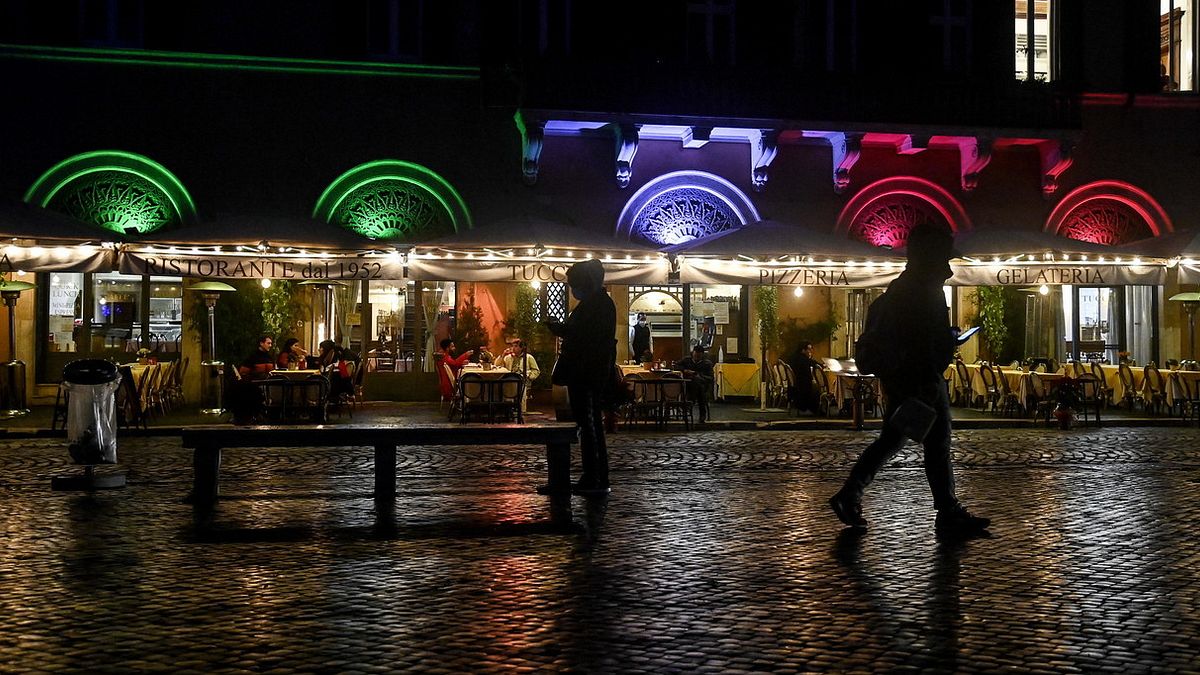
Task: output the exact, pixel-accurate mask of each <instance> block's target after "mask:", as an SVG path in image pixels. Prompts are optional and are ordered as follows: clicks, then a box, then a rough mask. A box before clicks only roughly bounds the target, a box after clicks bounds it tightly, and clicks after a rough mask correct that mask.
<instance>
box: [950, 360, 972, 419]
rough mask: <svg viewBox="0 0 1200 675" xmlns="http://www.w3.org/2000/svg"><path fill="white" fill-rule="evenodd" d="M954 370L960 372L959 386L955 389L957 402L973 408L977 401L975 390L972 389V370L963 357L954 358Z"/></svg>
mask: <svg viewBox="0 0 1200 675" xmlns="http://www.w3.org/2000/svg"><path fill="white" fill-rule="evenodd" d="M954 372H956V373H958V387H957V389H956V390H955V396H954V399H955V402H956V403H958V404H959V405H961V406H963V407H965V408H971V407H973V406H974V403H975V391H974V390H973V389H971V371H969V370H967V364H966V363H964V362H963V360H962V359H955V360H954Z"/></svg>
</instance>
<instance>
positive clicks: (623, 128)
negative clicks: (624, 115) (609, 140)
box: [613, 124, 638, 189]
mask: <svg viewBox="0 0 1200 675" xmlns="http://www.w3.org/2000/svg"><path fill="white" fill-rule="evenodd" d="M613 136H614V137H615V139H616V142H617V186H618V187H620V188H622V189H624V188H627V187H629V181H630V180H631V179H632V178H633V157H634V155H636V154H637V150H638V127H637V126H636V125H633V124H616V125H613Z"/></svg>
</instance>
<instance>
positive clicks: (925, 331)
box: [871, 271, 956, 384]
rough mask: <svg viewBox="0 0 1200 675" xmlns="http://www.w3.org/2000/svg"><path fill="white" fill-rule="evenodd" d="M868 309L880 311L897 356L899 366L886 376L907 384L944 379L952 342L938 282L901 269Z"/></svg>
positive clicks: (944, 297)
mask: <svg viewBox="0 0 1200 675" xmlns="http://www.w3.org/2000/svg"><path fill="white" fill-rule="evenodd" d="M876 305H878V307H877V306H876ZM871 310H872V311H880V310H881V311H882V312H883V315H882V316H880V317H879V319H880V321H879V323H880V325H881V326H882V328H883V330H884V331H885V333H886V335H888V336H889V337H890V338H891V339H893V340H894V346H895V348H896V353H897V354H898V355H899V363H898V366H899V367H898V369H897V371H896V373H895V374H894V375H893V376H892V377H889V378H888V379H891V380H894V381H895V382H896V383H910V384H917V383H921V384H927V383H930V382H939V381H942V380H943V379H944V373H945V371H946V366H948V365H950V361H951V360H952V359H953V358H954V350H955V347H956V343H955V340H954V335H953V334H952V333H951V332H950V317H949V312H948V311H947V309H946V296H945V295H944V294H943V292H942V285H941V284H940V283H937V282H936V281H931V280H930V279H929V277H922V276H921V275H918V274H914V273H913V272H911V271H905V272H904V273H902V274H901V275H900V276H899V277H897V278H896V280H895V281H893V282H892V283H891V285H890V286H888V289H887V292H886V293H884V295H883V296H882V297H881V298H879V299H878V300H876V301H875V303H874V304H873V305H872V306H871Z"/></svg>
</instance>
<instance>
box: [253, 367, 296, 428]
mask: <svg viewBox="0 0 1200 675" xmlns="http://www.w3.org/2000/svg"><path fill="white" fill-rule="evenodd" d="M258 388H259V389H260V390H261V391H262V394H263V417H264V418H266V419H268V420H271V421H274V422H282V421H284V420H286V419H287V416H288V408H289V407H290V403H291V401H289V400H288V399H289V398H291V395H292V387H291V382H290V381H289V380H288V379H287V378H286V377H284V376H283V375H268V376H267V378H266V379H265V380H263V381H262V382H260V383H259V385H258Z"/></svg>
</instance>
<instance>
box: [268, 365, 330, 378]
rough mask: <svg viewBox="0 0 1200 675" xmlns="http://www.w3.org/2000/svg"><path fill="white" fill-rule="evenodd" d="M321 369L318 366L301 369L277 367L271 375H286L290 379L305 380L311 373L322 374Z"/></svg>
mask: <svg viewBox="0 0 1200 675" xmlns="http://www.w3.org/2000/svg"><path fill="white" fill-rule="evenodd" d="M320 374H321V371H320V370H317V369H316V368H302V369H300V370H287V369H284V368H276V369H275V370H272V371H271V375H275V376H282V377H286V378H287V379H289V380H303V379H306V378H308V376H310V375H320Z"/></svg>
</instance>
